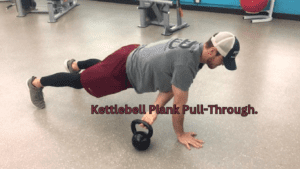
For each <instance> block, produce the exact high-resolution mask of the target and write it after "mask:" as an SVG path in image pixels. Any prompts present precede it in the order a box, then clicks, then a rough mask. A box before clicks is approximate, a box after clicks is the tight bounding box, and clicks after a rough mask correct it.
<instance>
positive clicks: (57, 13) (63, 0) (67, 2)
mask: <svg viewBox="0 0 300 169" xmlns="http://www.w3.org/2000/svg"><path fill="white" fill-rule="evenodd" d="M47 1H48V2H47V8H48V10H38V9H37V7H36V2H35V1H34V0H16V5H17V10H18V17H24V16H26V15H27V14H28V13H48V14H49V20H48V22H49V23H54V22H56V21H57V19H58V18H60V17H61V16H63V15H64V14H66V13H67V12H69V11H70V10H71V9H73V8H75V7H76V6H79V4H77V0H47Z"/></svg>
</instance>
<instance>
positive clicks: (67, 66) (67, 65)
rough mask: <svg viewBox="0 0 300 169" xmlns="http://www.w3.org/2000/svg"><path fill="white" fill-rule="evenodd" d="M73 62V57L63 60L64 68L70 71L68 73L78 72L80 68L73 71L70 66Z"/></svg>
mask: <svg viewBox="0 0 300 169" xmlns="http://www.w3.org/2000/svg"><path fill="white" fill-rule="evenodd" d="M73 62H75V59H71V60H68V59H67V60H65V62H64V66H65V68H66V70H67V71H68V72H70V73H76V74H78V73H79V72H80V70H79V71H75V70H74V69H73V68H72V63H73Z"/></svg>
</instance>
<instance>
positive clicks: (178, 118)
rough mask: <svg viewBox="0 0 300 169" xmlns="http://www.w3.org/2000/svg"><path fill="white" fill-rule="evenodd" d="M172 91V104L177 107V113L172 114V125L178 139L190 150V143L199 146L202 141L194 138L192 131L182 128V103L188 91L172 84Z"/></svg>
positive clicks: (183, 103)
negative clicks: (185, 130)
mask: <svg viewBox="0 0 300 169" xmlns="http://www.w3.org/2000/svg"><path fill="white" fill-rule="evenodd" d="M172 91H173V93H174V104H175V105H176V107H179V109H178V112H179V114H173V115H172V121H173V127H174V130H175V133H176V135H177V139H178V141H179V142H180V143H181V144H183V145H185V146H186V147H187V148H188V149H189V150H191V148H190V145H192V146H194V147H196V148H201V147H202V144H203V143H204V142H203V141H202V140H198V139H196V138H194V136H196V134H195V133H194V132H184V130H183V121H184V114H183V112H182V109H183V105H185V104H186V103H187V101H188V91H182V90H181V89H179V88H177V87H176V86H174V85H172Z"/></svg>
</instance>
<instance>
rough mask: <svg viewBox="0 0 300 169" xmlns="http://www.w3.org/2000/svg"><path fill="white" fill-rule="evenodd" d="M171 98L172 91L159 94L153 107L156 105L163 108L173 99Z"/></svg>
mask: <svg viewBox="0 0 300 169" xmlns="http://www.w3.org/2000/svg"><path fill="white" fill-rule="evenodd" d="M173 96H174V95H173V92H172V91H171V92H167V93H159V94H158V96H157V99H156V101H155V103H154V105H158V106H159V107H163V106H165V105H166V104H167V103H168V102H169V101H170V100H171V99H172V98H173Z"/></svg>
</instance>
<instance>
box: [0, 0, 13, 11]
mask: <svg viewBox="0 0 300 169" xmlns="http://www.w3.org/2000/svg"><path fill="white" fill-rule="evenodd" d="M0 2H10V3H11V4H10V5H8V6H7V7H6V9H9V8H11V7H12V6H14V5H15V3H14V2H13V0H0Z"/></svg>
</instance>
